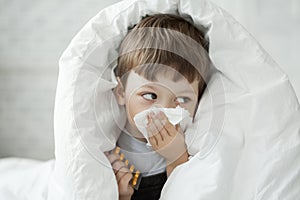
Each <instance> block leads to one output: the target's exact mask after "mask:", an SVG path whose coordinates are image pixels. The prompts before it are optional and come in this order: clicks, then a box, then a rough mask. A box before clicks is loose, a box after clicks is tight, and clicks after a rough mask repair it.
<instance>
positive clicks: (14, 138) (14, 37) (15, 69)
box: [0, 0, 117, 159]
mask: <svg viewBox="0 0 300 200" xmlns="http://www.w3.org/2000/svg"><path fill="white" fill-rule="evenodd" d="M114 2H117V0H76V1H71V0H64V1H59V0H51V1H49V0H39V1H37V0H26V1H19V0H0V157H6V156H20V157H29V158H36V159H49V158H52V157H53V156H54V155H53V154H54V142H53V140H54V138H53V110H54V98H55V90H56V81H57V77H58V60H59V57H60V55H61V54H62V52H63V51H64V49H65V48H66V47H67V45H68V44H69V42H70V41H71V39H72V38H73V36H74V35H75V34H76V33H77V32H78V31H79V30H80V29H81V27H82V26H83V25H84V24H85V23H86V22H87V21H88V20H89V19H90V18H91V17H93V16H94V15H96V13H97V12H98V11H100V10H101V9H102V8H104V7H106V6H107V5H109V4H112V3H114Z"/></svg>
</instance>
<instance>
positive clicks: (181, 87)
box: [126, 70, 199, 93]
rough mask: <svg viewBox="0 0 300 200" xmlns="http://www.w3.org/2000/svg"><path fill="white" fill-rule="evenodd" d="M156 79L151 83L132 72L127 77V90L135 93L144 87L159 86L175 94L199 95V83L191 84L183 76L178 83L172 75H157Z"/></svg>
mask: <svg viewBox="0 0 300 200" xmlns="http://www.w3.org/2000/svg"><path fill="white" fill-rule="evenodd" d="M155 78H156V80H157V81H150V80H147V79H146V78H145V77H143V76H141V75H139V74H137V73H136V72H134V71H133V70H131V71H130V72H129V75H128V77H127V81H126V90H127V91H129V92H133V91H134V90H137V89H139V88H142V87H151V86H159V87H165V88H168V89H169V90H171V91H172V92H175V93H187V92H193V93H197V91H198V83H199V81H197V80H195V81H193V82H192V83H189V82H188V80H187V79H186V78H185V77H184V76H183V75H182V78H180V79H179V80H178V81H176V82H175V81H173V80H172V75H170V74H169V75H168V74H167V73H160V74H156V76H155Z"/></svg>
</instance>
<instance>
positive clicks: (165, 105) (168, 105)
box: [156, 99, 179, 108]
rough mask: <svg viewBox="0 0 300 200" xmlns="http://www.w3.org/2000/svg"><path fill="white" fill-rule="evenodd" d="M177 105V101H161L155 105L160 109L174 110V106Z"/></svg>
mask: <svg viewBox="0 0 300 200" xmlns="http://www.w3.org/2000/svg"><path fill="white" fill-rule="evenodd" d="M177 105H179V103H178V101H174V100H173V99H172V100H169V99H167V100H162V101H160V102H158V104H156V106H158V107H162V108H176V106H177Z"/></svg>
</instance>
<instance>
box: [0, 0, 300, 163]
mask: <svg viewBox="0 0 300 200" xmlns="http://www.w3.org/2000/svg"><path fill="white" fill-rule="evenodd" d="M213 1H214V2H216V3H218V4H219V5H221V6H222V7H224V8H225V9H226V10H227V11H229V12H230V13H231V14H232V15H233V16H234V17H235V18H236V19H237V20H238V21H240V22H241V23H242V24H243V25H244V26H245V27H246V28H247V29H248V30H249V31H250V32H251V33H252V34H253V35H254V36H255V37H256V38H257V40H258V41H259V42H260V43H261V44H262V46H264V47H265V49H266V50H267V51H268V52H269V53H270V54H271V55H272V56H273V58H274V59H275V60H276V61H277V62H278V63H279V64H280V65H281V67H282V69H283V70H284V71H286V73H287V74H288V75H289V77H290V79H291V82H292V84H293V86H294V87H295V89H296V92H297V95H298V97H300V66H299V63H300V62H299V60H298V52H300V38H299V35H300V26H299V25H300V0H285V1H283V0H244V1H241V0H213ZM114 2H117V0H106V1H104V0H76V1H71V0H64V1H59V0H51V1H48V0H39V1H37V0H27V1H18V0H0V157H5V156H21V157H29V158H37V159H49V158H52V157H53V152H54V145H53V109H54V98H55V90H56V81H57V76H58V59H59V57H60V55H61V54H62V52H63V50H64V49H65V48H66V47H67V45H68V43H69V42H70V40H71V39H72V37H73V36H74V35H75V34H76V33H77V32H78V30H80V28H81V27H82V26H83V25H84V24H85V23H86V22H87V21H88V20H89V19H90V18H91V17H93V16H94V15H95V14H96V13H97V12H98V11H99V10H101V9H102V8H103V7H105V6H107V5H109V4H112V3H114Z"/></svg>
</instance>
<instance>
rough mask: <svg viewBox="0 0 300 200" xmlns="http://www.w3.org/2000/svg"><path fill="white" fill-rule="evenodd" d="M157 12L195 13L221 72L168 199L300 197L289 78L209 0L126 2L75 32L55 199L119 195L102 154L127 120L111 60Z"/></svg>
mask: <svg viewBox="0 0 300 200" xmlns="http://www.w3.org/2000/svg"><path fill="white" fill-rule="evenodd" d="M154 13H173V14H178V15H181V16H185V17H186V16H189V17H191V19H192V20H193V21H194V23H195V25H196V26H197V25H200V24H201V25H203V26H205V27H207V28H208V29H209V31H208V32H207V37H208V38H209V39H210V57H211V59H212V61H213V63H214V64H215V66H216V68H217V69H218V70H219V72H218V73H216V74H215V75H214V76H213V77H212V79H211V81H210V82H209V85H208V89H207V90H206V92H205V94H204V96H203V99H202V100H201V103H200V105H199V108H198V111H197V114H196V121H195V124H194V125H193V127H191V128H190V129H188V130H187V132H186V142H187V144H188V148H189V149H188V150H189V153H190V154H191V155H193V157H192V159H191V160H190V161H188V162H187V163H185V164H182V165H180V166H178V167H177V168H176V169H175V170H174V171H173V172H172V174H171V176H170V177H169V178H168V180H167V182H166V184H165V186H164V188H163V191H162V195H161V199H172V200H173V199H178V200H179V199H203V200H218V199H230V200H248V199H256V200H258V199H264V200H265V199H270V200H271V199H272V200H273V199H286V200H295V199H297V198H299V196H300V189H299V187H300V157H299V155H300V123H299V121H300V111H299V103H298V101H297V98H296V96H295V94H294V92H293V89H292V87H291V85H290V83H289V81H288V78H287V76H286V75H285V74H284V73H283V72H282V71H281V70H280V68H279V67H278V66H277V64H276V63H275V62H274V61H273V60H272V59H271V58H270V57H269V55H268V54H267V53H266V52H265V51H264V50H263V49H262V48H261V47H260V46H259V44H258V43H257V42H256V41H255V39H253V38H252V36H251V35H250V34H249V33H248V32H247V31H246V30H244V29H243V27H242V26H241V25H240V24H239V23H238V22H236V21H235V20H234V19H233V18H232V17H231V16H230V15H228V14H227V13H226V12H224V11H223V10H222V9H220V8H219V7H217V6H215V5H214V4H212V3H210V2H207V1H205V0H184V1H183V0H181V1H179V0H148V1H147V0H127V1H121V2H120V3H118V4H115V5H112V6H110V7H108V8H106V9H104V10H102V11H101V12H99V13H98V14H97V15H96V16H95V17H94V18H93V19H91V20H90V21H89V22H88V23H87V24H86V26H85V27H83V29H82V30H81V31H80V32H79V33H78V34H77V35H76V37H75V38H74V39H73V40H72V42H71V44H70V45H69V47H68V48H67V49H66V51H65V52H64V54H63V55H62V57H61V60H60V69H59V78H58V85H57V93H56V102H55V116H54V120H55V124H54V125H55V126H54V131H55V156H56V162H55V169H54V171H53V173H52V175H51V179H50V181H49V184H48V189H47V198H48V199H53V200H54V199H55V200H60V199H76V200H79V199H82V200H83V199H84V200H87V199H118V193H117V191H118V188H117V183H116V180H115V177H114V174H113V171H112V169H111V168H109V167H108V166H109V162H108V160H107V159H106V157H105V156H104V154H103V153H102V152H103V151H106V150H110V149H112V148H114V146H115V142H116V140H117V138H118V136H119V134H120V129H119V128H118V127H122V126H123V125H124V120H123V121H122V120H121V119H122V118H124V110H123V109H122V108H119V107H118V106H117V104H116V102H115V99H114V96H113V95H112V92H111V89H112V88H113V87H115V86H116V83H115V82H114V77H113V76H111V68H112V67H113V66H114V65H115V63H116V59H117V55H118V53H117V48H118V45H119V43H120V42H121V40H122V38H123V37H124V35H125V34H126V32H127V28H128V27H129V26H132V25H133V24H136V23H137V22H138V21H139V20H140V19H141V18H142V17H143V16H144V15H146V14H154ZM0 178H1V177H0ZM0 191H1V190H0ZM0 194H1V193H0ZM0 197H1V196H0Z"/></svg>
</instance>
